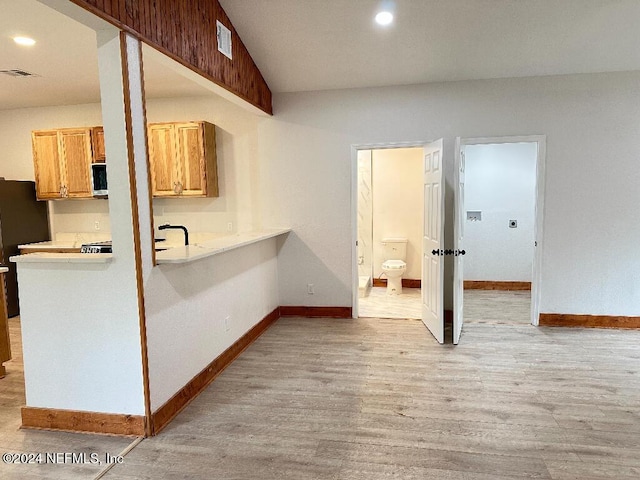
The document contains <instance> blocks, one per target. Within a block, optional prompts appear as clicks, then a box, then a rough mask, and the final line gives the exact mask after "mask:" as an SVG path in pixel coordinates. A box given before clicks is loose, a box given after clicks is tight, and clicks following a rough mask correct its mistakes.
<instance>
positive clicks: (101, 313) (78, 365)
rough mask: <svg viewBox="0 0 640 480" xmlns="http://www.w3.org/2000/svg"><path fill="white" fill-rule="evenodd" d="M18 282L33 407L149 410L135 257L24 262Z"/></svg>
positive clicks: (137, 412)
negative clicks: (86, 261) (131, 261)
mask: <svg viewBox="0 0 640 480" xmlns="http://www.w3.org/2000/svg"><path fill="white" fill-rule="evenodd" d="M131 256H133V252H132V253H131ZM18 282H19V284H20V318H21V328H22V344H23V357H24V373H25V390H26V404H27V405H28V406H29V407H40V408H57V409H67V410H84V411H92V412H105V413H127V414H131V415H144V398H143V390H142V359H141V355H140V329H139V323H138V317H137V309H136V308H135V294H136V290H135V277H134V276H133V273H132V272H131V270H130V269H129V268H128V265H127V260H126V259H125V260H117V261H114V263H112V264H110V265H81V264H67V265H64V264H51V263H50V264H34V263H20V264H18ZM132 297H133V298H132ZM116 299H117V301H115V300H116Z"/></svg>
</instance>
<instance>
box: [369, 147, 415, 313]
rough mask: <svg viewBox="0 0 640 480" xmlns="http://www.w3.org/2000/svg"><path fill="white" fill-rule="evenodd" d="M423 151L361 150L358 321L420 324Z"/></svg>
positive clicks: (397, 149) (405, 148)
mask: <svg viewBox="0 0 640 480" xmlns="http://www.w3.org/2000/svg"><path fill="white" fill-rule="evenodd" d="M423 156H424V148H423V147H422V146H420V147H414V146H407V147H394V148H372V149H366V150H358V151H357V217H356V218H357V221H356V223H357V268H358V296H357V312H358V316H359V317H375V318H396V319H420V318H421V315H422V301H421V276H422V241H423V217H424V188H423V177H424V175H423V168H424V166H423Z"/></svg>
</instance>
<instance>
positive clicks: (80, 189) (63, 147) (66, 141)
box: [59, 129, 93, 198]
mask: <svg viewBox="0 0 640 480" xmlns="http://www.w3.org/2000/svg"><path fill="white" fill-rule="evenodd" d="M59 139H60V154H61V157H62V158H61V164H62V171H63V179H64V182H63V185H64V194H65V195H64V196H65V197H69V198H87V197H92V196H93V190H92V188H91V177H90V174H91V159H92V149H91V130H90V129H64V130H60V131H59Z"/></svg>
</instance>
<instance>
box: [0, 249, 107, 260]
mask: <svg viewBox="0 0 640 480" xmlns="http://www.w3.org/2000/svg"><path fill="white" fill-rule="evenodd" d="M112 258H113V256H112V255H111V254H110V253H47V252H34V253H27V254H26V255H16V256H14V257H10V258H9V261H11V262H13V263H109V262H111V260H112Z"/></svg>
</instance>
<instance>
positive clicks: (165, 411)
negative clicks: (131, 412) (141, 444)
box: [151, 307, 280, 435]
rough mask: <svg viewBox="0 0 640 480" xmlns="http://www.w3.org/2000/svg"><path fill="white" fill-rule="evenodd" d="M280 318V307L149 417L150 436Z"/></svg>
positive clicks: (156, 432)
mask: <svg viewBox="0 0 640 480" xmlns="http://www.w3.org/2000/svg"><path fill="white" fill-rule="evenodd" d="M278 318H280V307H277V308H275V309H274V310H273V311H272V312H271V313H269V314H268V315H267V316H265V317H264V318H263V319H262V320H260V321H259V322H258V323H257V324H256V325H254V326H253V327H252V328H251V329H250V330H249V331H248V332H247V333H245V334H244V335H243V336H242V337H240V338H239V339H238V340H237V341H236V342H235V343H234V344H233V345H231V346H230V347H229V348H227V349H226V350H225V351H224V352H223V353H222V354H221V355H220V356H218V357H217V358H216V359H215V360H213V361H212V362H211V363H210V364H209V365H208V366H207V367H205V368H204V370H202V371H201V372H200V373H198V374H197V375H196V376H195V377H193V378H192V379H191V381H190V382H189V383H187V384H186V385H185V386H184V387H182V389H180V391H178V392H177V393H176V394H175V395H174V396H173V397H171V398H170V399H169V400H168V401H167V402H166V403H165V404H164V405H162V406H161V407H160V408H159V409H158V410H156V411H155V412H154V413H153V414H152V415H151V427H152V435H157V434H158V433H159V432H160V431H161V430H162V429H163V428H164V427H166V426H167V425H168V424H169V422H171V420H173V419H174V417H175V416H176V415H178V413H180V412H181V411H182V410H183V409H184V408H185V407H186V406H187V405H189V404H190V403H191V402H192V401H193V400H194V399H195V398H196V397H197V396H198V395H199V394H200V393H201V392H202V391H203V390H204V389H205V388H207V386H209V384H210V383H211V382H213V380H215V378H216V377H217V376H218V375H220V373H222V371H223V370H224V369H225V368H227V367H228V366H229V365H230V364H231V362H233V361H234V360H235V359H236V357H237V356H238V355H240V354H241V353H242V352H243V351H244V350H245V349H246V348H247V347H248V346H249V345H251V344H252V343H253V342H254V341H255V340H256V339H257V338H258V337H259V336H260V335H262V334H263V333H264V331H265V330H266V329H267V328H269V327H270V326H271V325H272V324H273V323H274V322H275V321H276V320H278Z"/></svg>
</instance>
